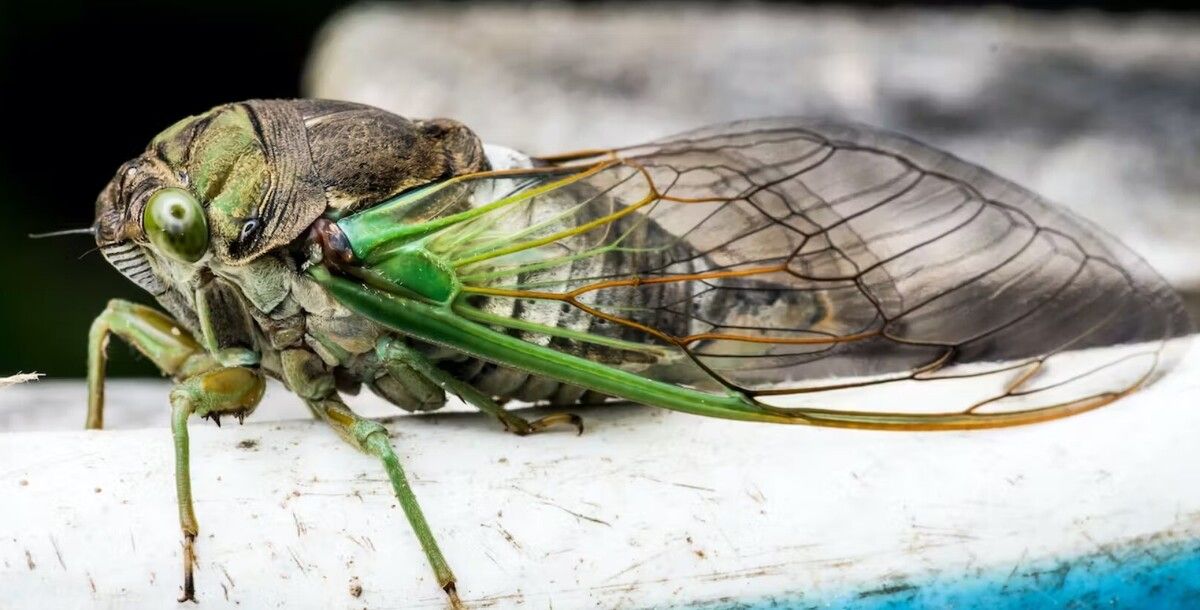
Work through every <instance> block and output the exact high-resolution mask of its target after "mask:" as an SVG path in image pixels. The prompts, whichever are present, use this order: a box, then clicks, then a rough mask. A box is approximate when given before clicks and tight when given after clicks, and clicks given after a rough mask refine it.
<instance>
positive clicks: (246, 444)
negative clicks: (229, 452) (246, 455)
mask: <svg viewBox="0 0 1200 610" xmlns="http://www.w3.org/2000/svg"><path fill="white" fill-rule="evenodd" d="M237 446H238V449H254V448H256V447H258V440H257V439H253V438H248V439H245V440H243V441H242V442H240V443H238V444H237Z"/></svg>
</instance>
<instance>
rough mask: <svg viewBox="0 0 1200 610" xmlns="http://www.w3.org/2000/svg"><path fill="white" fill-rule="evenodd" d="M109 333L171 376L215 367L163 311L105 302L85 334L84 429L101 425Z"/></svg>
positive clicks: (178, 376)
mask: <svg viewBox="0 0 1200 610" xmlns="http://www.w3.org/2000/svg"><path fill="white" fill-rule="evenodd" d="M110 334H113V335H116V336H118V337H120V338H122V339H124V340H125V341H126V342H128V343H129V344H130V345H132V346H133V347H134V348H135V349H137V350H138V351H139V352H141V353H142V355H144V356H146V357H147V358H149V359H150V360H151V361H152V362H154V364H155V366H157V367H158V368H159V370H161V371H162V372H163V373H164V374H166V375H171V376H172V377H176V378H181V377H189V376H191V375H194V374H196V373H199V372H201V371H204V370H207V369H211V368H214V367H215V366H216V362H215V361H214V360H213V359H212V358H211V357H209V356H208V354H206V353H205V352H204V349H203V348H201V347H200V344H199V343H197V342H196V340H195V339H193V338H192V336H191V334H189V333H188V331H187V330H186V329H184V328H183V326H181V325H180V324H179V323H178V322H176V321H175V320H172V319H171V318H170V317H168V316H167V315H166V314H163V313H161V312H159V311H156V310H154V309H151V308H149V307H146V306H144V305H138V304H137V303H131V302H129V301H122V300H118V299H114V300H112V301H109V303H108V307H106V308H105V309H104V312H103V313H101V314H100V315H99V316H97V317H96V320H95V321H94V322H92V330H91V332H90V333H88V414H87V423H86V424H85V426H86V427H87V428H88V429H99V428H103V427H104V366H105V363H106V361H107V356H106V351H107V348H108V339H109V335H110Z"/></svg>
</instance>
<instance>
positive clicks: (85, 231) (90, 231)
mask: <svg viewBox="0 0 1200 610" xmlns="http://www.w3.org/2000/svg"><path fill="white" fill-rule="evenodd" d="M95 234H96V227H82V228H79V229H62V230H60V231H50V232H47V233H30V234H29V239H44V238H46V237H61V236H63V235H95Z"/></svg>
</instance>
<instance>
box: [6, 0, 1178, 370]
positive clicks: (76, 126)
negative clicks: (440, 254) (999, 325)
mask: <svg viewBox="0 0 1200 610" xmlns="http://www.w3.org/2000/svg"><path fill="white" fill-rule="evenodd" d="M343 4H345V3H343V2H316V1H305V2H283V1H275V2H260V3H251V2H233V1H227V0H219V1H213V0H206V1H202V2H194V1H193V2H108V3H104V4H102V5H101V4H94V5H93V4H89V3H83V2H32V3H14V2H8V1H4V2H3V3H0V110H2V112H0V117H3V132H2V133H3V137H0V201H3V206H2V207H0V209H2V210H3V212H4V214H5V217H4V219H3V220H2V221H0V246H2V247H0V270H2V271H3V276H2V277H3V278H4V284H3V286H2V287H0V374H10V373H14V372H16V371H22V370H23V371H31V370H36V371H40V372H43V373H46V374H48V375H49V376H51V377H71V376H82V375H83V374H84V358H85V354H84V352H85V350H84V346H85V341H86V336H87V329H88V325H89V323H90V321H91V318H92V317H93V316H94V315H95V314H97V313H98V312H99V311H100V310H101V309H102V308H103V307H104V303H105V301H106V300H107V299H109V298H113V297H119V298H127V299H133V300H138V301H142V302H148V301H149V299H147V298H146V295H144V294H142V293H140V292H139V291H137V290H136V289H134V287H133V286H132V285H131V284H129V283H128V282H126V281H125V280H123V279H122V278H121V277H120V276H119V275H118V274H117V273H116V272H114V271H113V270H111V269H110V268H109V267H108V265H107V264H106V263H105V262H104V261H103V259H101V257H100V256H98V255H97V254H96V253H94V252H90V250H91V248H92V244H91V243H90V240H89V239H88V238H86V237H81V236H74V237H61V238H54V239H46V240H39V241H33V240H30V239H28V238H27V237H26V235H27V234H28V233H36V232H43V231H50V230H55V229H63V228H73V227H83V226H87V225H89V224H91V221H92V212H93V207H92V206H93V202H94V200H95V196H96V194H97V192H98V191H99V189H100V188H101V187H102V186H103V185H104V184H105V182H106V181H107V180H108V179H109V178H110V177H111V176H112V173H113V172H114V171H115V169H116V168H117V166H118V165H120V164H121V163H122V162H123V161H125V160H127V159H129V158H131V157H133V156H135V155H136V154H138V153H139V151H140V150H141V149H142V148H143V146H144V145H145V143H146V142H147V141H148V140H149V139H150V138H151V137H152V136H153V135H154V134H155V133H157V132H158V131H159V130H161V129H162V128H164V127H166V126H167V125H170V124H171V123H172V122H174V121H175V120H177V119H179V118H181V117H183V116H186V115H189V114H195V113H198V112H202V111H204V110H206V109H207V108H209V107H211V106H214V105H217V104H220V103H224V102H228V101H233V100H239V99H246V98H255V97H267V98H269V97H296V96H299V95H301V94H302V75H303V67H304V65H305V61H306V59H307V58H308V56H309V53H310V51H311V49H310V47H311V45H313V44H314V39H315V36H316V34H317V32H318V31H319V29H320V26H321V24H322V23H323V22H325V20H326V19H327V18H328V17H329V16H330V15H332V14H333V13H335V12H336V11H338V9H339V8H341V6H342V5H343ZM449 4H451V5H453V6H452V7H451V9H453V8H454V7H460V6H462V3H449ZM962 4H964V5H966V4H970V3H962ZM588 6H590V7H593V8H594V7H596V6H602V7H611V6H613V5H595V4H590V5H588ZM615 6H616V7H620V6H622V5H615ZM663 6H666V7H674V6H679V5H663ZM829 6H831V7H832V9H831V10H839V9H840V8H845V7H839V6H838V5H823V7H822V8H824V7H829ZM871 6H872V7H876V8H878V10H892V9H894V8H895V7H894V6H893V5H892V4H891V3H877V4H873V5H871ZM1015 6H1016V7H1017V8H1019V9H1029V10H1032V11H1034V12H1035V13H1036V14H1045V15H1048V16H1049V15H1054V14H1057V13H1059V12H1062V11H1072V12H1078V11H1080V10H1085V11H1086V12H1088V13H1089V14H1090V13H1092V12H1095V13H1096V14H1098V15H1100V18H1101V19H1103V18H1105V17H1104V16H1105V15H1113V14H1119V15H1130V14H1131V12H1132V13H1136V12H1137V11H1144V10H1150V9H1153V10H1155V11H1156V12H1161V11H1166V10H1168V9H1169V8H1170V5H1169V3H1165V2H1164V3H1160V4H1159V5H1157V6H1156V5H1155V4H1154V3H1145V2H1139V3H1132V2H1101V3H1088V2H1030V3H1018V4H1017V5H1015ZM421 7H422V8H423V9H428V8H430V5H429V4H428V3H426V4H423V5H421ZM704 7H710V8H715V5H700V8H699V9H697V8H696V5H690V6H689V11H690V12H692V13H694V12H696V11H697V10H700V11H703V10H705V8H704ZM922 8H923V9H929V8H930V5H924V7H922ZM960 8H961V7H960ZM614 10H619V8H617V9H614ZM664 10H666V11H670V10H673V9H672V8H666V9H664ZM864 10H875V9H874V8H868V9H864ZM1035 19H1036V17H1035ZM518 59H519V58H518ZM1193 80H1194V78H1193ZM1170 82H1173V81H1170ZM410 86H412V85H411V84H410ZM1167 86H1168V87H1170V85H1169V84H1168V85H1167ZM315 90H317V91H321V89H320V88H317V89H315ZM1176 97H1178V96H1176ZM1173 99H1174V98H1173ZM1179 99H1183V98H1179ZM1185 101H1186V100H1185ZM680 103H685V104H686V103H687V102H686V101H680ZM928 112H930V113H932V116H931V117H926V119H927V120H929V121H931V124H939V125H943V126H944V125H946V124H948V121H949V120H951V119H953V118H954V117H953V116H952V115H946V116H945V117H942V116H940V115H938V110H937V109H936V108H935V109H929V110H928ZM943 118H944V119H946V120H942V119H943ZM939 121H941V122H940V123H939ZM1196 127H1197V126H1196V125H1194V124H1193V125H1191V128H1192V129H1193V130H1195V129H1196ZM486 135H487V134H486V133H485V136H486ZM620 143H625V142H602V143H599V144H620ZM1193 152H1194V151H1193ZM1194 169H1195V168H1193V170H1194ZM111 353H112V357H113V359H112V364H111V366H110V371H111V372H112V373H113V374H115V375H154V374H156V372H155V371H154V370H153V368H152V367H151V366H149V365H148V363H146V362H144V361H142V360H140V359H139V358H137V357H135V356H134V355H133V354H132V353H131V350H129V348H127V347H124V346H119V347H118V346H116V344H115V343H114V348H113V349H112V350H111Z"/></svg>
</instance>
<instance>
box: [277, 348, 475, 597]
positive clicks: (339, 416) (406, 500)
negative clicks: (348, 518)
mask: <svg viewBox="0 0 1200 610" xmlns="http://www.w3.org/2000/svg"><path fill="white" fill-rule="evenodd" d="M280 362H281V364H282V369H283V379H284V382H285V383H287V385H288V387H289V388H291V389H292V391H293V392H295V393H296V394H297V395H299V396H300V397H301V398H302V399H304V402H305V404H307V405H308V408H309V409H311V410H312V411H313V412H314V413H316V414H317V415H318V416H320V417H321V419H323V420H325V421H326V422H327V423H328V424H329V425H330V426H332V427H333V430H334V432H337V434H338V436H341V437H342V439H343V440H345V441H346V442H347V443H350V444H351V445H353V446H354V447H356V448H358V449H359V450H360V451H362V452H363V453H366V454H368V455H373V456H375V457H377V458H379V460H380V461H382V462H383V469H384V470H385V471H386V472H387V475H388V479H389V480H390V481H391V483H392V490H393V491H394V492H395V494H396V499H397V500H399V501H400V508H401V509H403V510H404V516H405V517H407V518H408V523H409V526H410V527H412V529H413V533H414V534H416V536H417V540H418V541H419V542H420V543H421V549H422V550H424V551H425V557H426V559H427V560H428V561H429V565H430V567H431V568H433V573H434V577H435V578H437V582H438V585H439V586H440V587H441V588H442V590H443V591H445V592H446V594H447V595H449V596H450V603H451V605H453V606H454V607H455V608H459V607H461V603H460V602H459V599H458V593H457V591H456V590H455V587H454V572H452V571H451V570H450V565H449V564H448V563H447V562H446V558H445V557H444V556H443V555H442V551H441V549H440V548H438V544H437V540H435V539H434V537H433V532H432V531H430V529H429V523H428V522H427V521H426V520H425V514H424V513H423V512H421V506H420V504H418V503H417V497H416V495H415V494H413V491H412V487H410V486H409V484H408V477H406V476H405V474H404V469H403V468H402V467H401V466H400V459H399V458H397V457H396V452H395V451H393V450H392V445H391V443H390V442H389V441H388V434H387V428H384V427H383V424H380V423H379V422H376V421H372V420H369V419H364V418H362V417H360V416H359V415H358V414H356V413H354V412H353V411H351V410H350V407H348V406H346V403H344V402H342V399H341V398H339V397H338V395H337V391H336V389H335V384H334V379H333V374H332V372H331V371H330V370H329V368H328V367H327V366H325V364H324V363H323V362H322V361H321V359H320V358H318V357H317V356H316V354H313V353H312V352H309V351H307V350H303V349H292V350H285V351H284V352H283V353H281V354H280Z"/></svg>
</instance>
